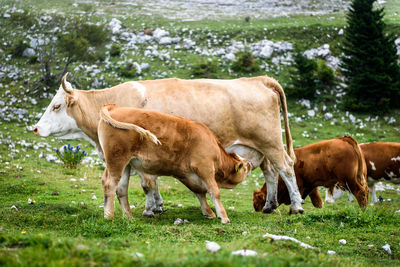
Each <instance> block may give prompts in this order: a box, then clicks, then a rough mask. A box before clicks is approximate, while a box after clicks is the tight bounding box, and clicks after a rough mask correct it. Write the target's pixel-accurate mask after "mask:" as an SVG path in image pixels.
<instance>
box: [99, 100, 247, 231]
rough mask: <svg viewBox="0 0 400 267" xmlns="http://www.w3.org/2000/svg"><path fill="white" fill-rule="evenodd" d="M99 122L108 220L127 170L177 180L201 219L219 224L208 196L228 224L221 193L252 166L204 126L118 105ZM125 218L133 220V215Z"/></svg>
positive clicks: (104, 112) (106, 110) (108, 109)
mask: <svg viewBox="0 0 400 267" xmlns="http://www.w3.org/2000/svg"><path fill="white" fill-rule="evenodd" d="M100 116H101V120H100V122H99V125H98V136H99V141H100V145H101V148H102V150H103V152H104V157H105V162H106V170H105V172H104V174H103V178H102V183H103V191H104V216H105V217H112V216H113V215H114V207H113V201H114V196H115V193H117V194H118V191H117V186H118V183H119V181H120V179H121V176H122V173H123V172H124V169H125V167H126V166H127V165H128V164H129V165H130V166H131V167H132V168H133V169H135V170H136V171H137V172H139V173H146V174H150V175H158V176H160V175H171V176H174V177H176V178H177V179H178V180H180V181H181V182H182V183H183V184H185V185H186V186H187V187H188V188H189V189H190V190H192V191H193V192H194V193H195V194H196V196H197V197H198V199H199V201H200V205H201V209H202V212H203V215H204V216H206V217H207V218H215V214H214V213H213V211H212V210H211V208H210V207H209V206H208V204H207V200H206V193H207V192H208V193H209V194H210V196H211V198H212V200H213V202H214V205H215V209H216V212H217V215H218V217H219V218H221V222H222V223H223V224H226V223H229V222H230V221H229V219H228V217H227V215H226V211H225V209H224V207H223V206H222V203H221V200H220V191H219V188H234V187H235V186H236V185H237V184H238V183H240V182H241V181H243V179H244V178H245V177H246V176H247V174H248V172H249V171H250V170H251V165H250V163H249V162H248V161H247V160H246V159H244V158H241V157H238V156H237V155H236V154H235V153H227V152H225V150H224V148H223V147H222V145H221V144H220V143H219V141H218V140H217V139H216V137H215V136H214V134H213V133H212V132H211V131H210V130H209V129H208V128H207V127H206V126H205V125H204V124H202V123H199V122H194V121H191V120H188V119H185V118H182V117H177V116H172V115H168V114H163V113H160V112H157V111H151V110H143V109H136V108H129V107H118V106H116V105H106V106H104V107H103V108H102V109H101V111H100ZM124 206H127V205H124ZM128 207H129V205H128ZM125 215H126V216H128V217H131V216H132V213H131V211H130V209H129V210H128V213H127V214H125Z"/></svg>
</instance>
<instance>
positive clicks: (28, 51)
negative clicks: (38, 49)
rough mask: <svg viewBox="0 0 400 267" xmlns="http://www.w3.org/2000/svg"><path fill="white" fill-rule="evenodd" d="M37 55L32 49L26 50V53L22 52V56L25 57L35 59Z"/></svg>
mask: <svg viewBox="0 0 400 267" xmlns="http://www.w3.org/2000/svg"><path fill="white" fill-rule="evenodd" d="M34 55H35V50H33V49H32V48H26V49H25V50H24V52H22V56H24V57H33V56H34Z"/></svg>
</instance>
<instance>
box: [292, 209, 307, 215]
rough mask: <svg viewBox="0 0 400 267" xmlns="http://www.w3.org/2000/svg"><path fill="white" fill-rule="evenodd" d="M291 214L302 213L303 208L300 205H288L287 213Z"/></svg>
mask: <svg viewBox="0 0 400 267" xmlns="http://www.w3.org/2000/svg"><path fill="white" fill-rule="evenodd" d="M292 214H304V210H303V208H301V207H300V208H296V207H290V209H289V215H292Z"/></svg>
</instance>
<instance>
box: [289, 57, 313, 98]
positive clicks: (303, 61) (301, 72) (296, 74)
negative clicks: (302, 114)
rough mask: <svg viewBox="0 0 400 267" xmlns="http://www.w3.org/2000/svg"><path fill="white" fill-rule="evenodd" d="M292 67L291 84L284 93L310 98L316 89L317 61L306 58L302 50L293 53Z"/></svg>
mask: <svg viewBox="0 0 400 267" xmlns="http://www.w3.org/2000/svg"><path fill="white" fill-rule="evenodd" d="M293 66H294V69H293V70H292V71H291V72H290V74H291V77H292V78H291V80H292V82H291V85H290V86H289V87H288V90H287V91H286V94H287V95H288V96H290V97H296V98H306V99H312V98H314V97H315V92H316V91H317V89H318V85H317V79H318V77H317V68H318V65H317V62H316V61H315V60H313V59H308V58H307V57H306V56H305V55H304V54H303V53H302V52H300V51H297V52H296V53H295V54H294V65H293Z"/></svg>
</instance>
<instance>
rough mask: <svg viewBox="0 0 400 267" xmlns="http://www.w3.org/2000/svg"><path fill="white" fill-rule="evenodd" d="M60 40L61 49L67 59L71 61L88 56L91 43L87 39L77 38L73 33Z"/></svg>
mask: <svg viewBox="0 0 400 267" xmlns="http://www.w3.org/2000/svg"><path fill="white" fill-rule="evenodd" d="M59 40H60V41H59V47H60V48H61V49H62V50H63V51H65V52H66V54H67V57H68V58H70V59H71V60H72V59H74V60H76V59H79V58H82V57H84V56H85V55H86V52H87V49H88V47H89V42H88V41H87V40H86V39H85V38H83V37H76V36H74V35H73V34H71V33H67V34H65V35H63V36H62V37H61V38H60V39H59Z"/></svg>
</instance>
